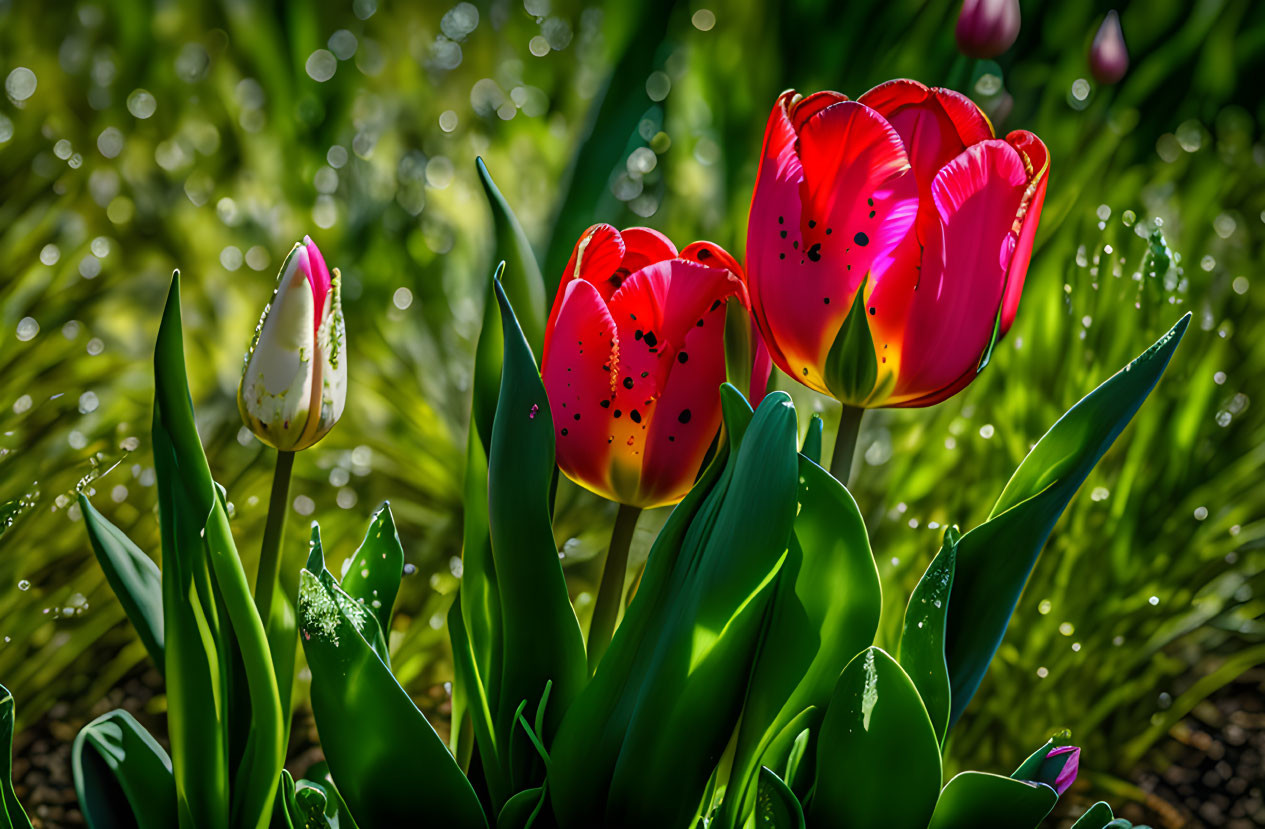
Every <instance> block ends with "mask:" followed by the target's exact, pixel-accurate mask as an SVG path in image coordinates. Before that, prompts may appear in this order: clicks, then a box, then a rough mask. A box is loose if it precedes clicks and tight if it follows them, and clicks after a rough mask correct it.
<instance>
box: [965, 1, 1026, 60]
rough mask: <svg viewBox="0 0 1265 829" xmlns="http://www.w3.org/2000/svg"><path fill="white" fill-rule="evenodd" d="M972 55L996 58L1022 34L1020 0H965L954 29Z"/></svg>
mask: <svg viewBox="0 0 1265 829" xmlns="http://www.w3.org/2000/svg"><path fill="white" fill-rule="evenodd" d="M953 34H954V36H955V37H956V38H957V41H958V49H959V51H961V52H962V54H964V55H966V56H967V57H968V58H995V57H997V56H998V55H1000V54H1001V53H1002V52H1004V51H1006V50H1007V49H1009V48H1010V47H1011V46H1013V45H1014V44H1015V38H1017V37H1019V0H963V2H962V11H961V12H959V13H958V25H957V28H956V29H954V31H953Z"/></svg>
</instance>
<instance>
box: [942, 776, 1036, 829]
mask: <svg viewBox="0 0 1265 829" xmlns="http://www.w3.org/2000/svg"><path fill="white" fill-rule="evenodd" d="M1058 799H1059V796H1058V795H1057V794H1055V793H1054V789H1051V788H1050V787H1049V786H1047V785H1045V784H1044V783H1028V782H1025V781H1022V780H1013V779H1011V778H1009V777H1002V776H1001V775H998V774H988V773H986V772H982V771H964V772H962V773H961V774H959V775H958V776H956V777H954V778H953V779H952V780H950V781H949V783H948V785H946V786H945V787H944V791H943V792H941V793H940V799H939V800H938V801H936V810H935V813H934V814H933V815H932V816H931V823H930V824H929V825H928V827H927V829H1035V827H1036V826H1037V825H1038V824H1040V823H1041V821H1042V820H1044V819H1045V816H1046V815H1048V814H1049V813H1050V810H1051V809H1053V808H1054V804H1055V803H1057V802H1058Z"/></svg>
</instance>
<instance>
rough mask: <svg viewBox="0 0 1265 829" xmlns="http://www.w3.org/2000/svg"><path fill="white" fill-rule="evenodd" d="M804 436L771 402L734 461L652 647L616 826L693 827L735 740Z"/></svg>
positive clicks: (613, 787) (682, 562)
mask: <svg viewBox="0 0 1265 829" xmlns="http://www.w3.org/2000/svg"><path fill="white" fill-rule="evenodd" d="M795 432H796V430H795V410H794V407H793V406H792V405H791V403H790V399H789V398H788V397H787V396H786V395H785V394H782V393H774V394H771V395H769V396H768V397H766V398H765V401H764V402H763V403H762V404H761V406H760V408H759V410H758V411H757V412H756V413H755V416H754V417H753V418H752V419H751V423H750V425H749V426H748V427H747V428H746V430H745V433H744V434H743V435H742V442H741V445H740V446H739V448H738V450H737V452H736V454H734V455H733V456H732V460H731V463H732V464H733V477H732V479H731V481H730V483H729V486H728V487H727V489H726V490H725V491H724V492H723V493H722V494H720V495H719V496H718V500H717V501H716V502H715V503H716V507H715V511H714V512H713V513H711V520H710V521H708V522H706V523H704V524H702V525H701V526H700V525H698V524H696V525H695V526H693V527H691V528H690V529H691V532H690V536H692V538H691V537H690V536H687V540H686V544H685V546H684V547H683V555H682V557H681V558H680V559H679V560H678V561H677V571H676V573H674V581H675V584H674V588H675V593H674V595H672V596H671V597H670V598H669V600H668V602H667V604H666V607H667V608H668V611H667V614H666V618H664V619H663V624H662V626H661V627H660V629H659V631H658V632H657V635H655V636H653V637H652V638H647V640H646V642H645V644H644V646H643V651H642V654H641V659H642V663H641V664H642V666H643V667H642V668H641V669H640V670H639V671H638V672H637V673H638V674H640V675H641V677H642V680H641V682H640V683H638V686H639V687H637V688H636V704H635V709H634V710H633V711H632V715H631V717H630V718H629V720H628V726H627V734H626V736H625V739H624V743H623V746H622V747H621V749H620V753H619V758H618V760H617V762H616V765H615V769H614V773H613V775H612V778H611V784H610V795H609V802H608V805H607V809H606V816H607V822H608V823H609V824H610V825H615V824H618V823H622V824H623V825H630V826H648V825H668V826H674V825H680V824H682V823H684V822H685V821H686V820H687V819H688V818H689V816H690V814H691V813H692V812H693V810H694V806H695V804H697V803H698V800H699V798H700V797H701V795H702V792H703V789H704V787H705V786H706V784H707V780H708V777H709V776H710V775H711V773H712V770H713V768H714V766H715V763H716V759H717V758H718V757H719V755H720V754H721V752H722V751H723V750H724V747H725V744H726V743H727V742H728V741H729V739H730V736H731V734H732V733H733V726H734V723H735V722H736V721H737V720H738V716H739V713H740V711H741V710H742V704H743V700H744V697H745V682H746V678H747V677H748V676H749V674H750V672H751V668H752V663H753V660H754V659H755V657H756V654H757V652H758V651H759V647H760V645H759V642H760V633H761V630H762V628H763V626H764V619H765V615H766V609H767V608H768V606H769V603H770V602H771V601H772V600H773V597H774V595H775V592H776V589H777V588H776V585H777V578H778V573H779V572H780V570H781V568H782V567H783V565H784V562H785V561H786V558H787V552H786V547H787V538H788V535H789V533H790V529H791V526H792V522H793V520H794V517H795V507H796V499H795V495H796V493H797V491H798V475H797V469H798V463H797V460H798V454H797V452H796V448H795ZM691 541H692V542H694V543H692V544H691ZM682 733H688V734H689V735H690V740H689V741H688V742H687V743H684V744H683V743H682V742H681V741H680V740H679V739H678V737H677V735H679V734H682Z"/></svg>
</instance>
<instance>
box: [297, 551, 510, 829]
mask: <svg viewBox="0 0 1265 829" xmlns="http://www.w3.org/2000/svg"><path fill="white" fill-rule="evenodd" d="M312 542H313V543H312V552H311V555H310V556H309V557H308V563H307V566H306V567H305V568H304V569H303V571H301V572H300V574H299V578H300V582H299V608H298V610H299V630H300V631H301V633H302V636H301V641H302V642H303V649H304V652H305V653H306V655H307V661H308V666H309V667H310V669H311V671H312V713H313V715H314V716H315V719H316V728H317V732H318V733H319V734H320V738H321V746H322V747H323V749H324V751H325V757H326V760H327V761H328V763H329V768H330V771H331V773H332V775H333V779H334V781H335V782H336V784H337V786H338V791H339V792H340V793H341V795H342V797H343V799H344V800H345V801H346V802H347V805H348V807H349V809H350V812H351V814H352V815H354V816H355V817H356V820H357V822H359V823H361V824H364V825H365V826H403V825H416V821H417V819H418V816H419V815H425V816H426V818H427V819H428V820H430V821H431V823H430V824H429V825H432V826H435V827H440V826H443V827H453V829H465V827H471V829H483V827H486V826H487V820H486V818H485V817H484V815H483V809H482V807H481V806H480V805H479V801H478V798H477V797H476V796H475V793H474V790H473V789H472V788H471V786H470V783H469V781H468V780H467V779H466V776H465V775H464V774H462V772H461V769H460V768H458V766H457V764H456V762H455V761H454V760H453V757H452V755H451V754H449V752H448V749H447V747H446V746H444V743H443V741H442V740H440V738H439V735H438V734H436V733H435V730H434V729H433V728H432V727H431V725H430V723H429V722H427V720H426V718H425V717H424V716H423V715H422V713H421V711H419V710H418V709H417V706H416V705H414V704H413V701H412V699H410V698H409V696H408V694H406V693H405V692H404V689H403V688H401V687H400V685H399V683H397V682H396V681H395V677H393V676H392V675H391V672H390V670H389V669H388V668H387V666H386V663H385V662H383V661H382V659H381V658H380V657H379V656H378V654H377V653H375V652H374V650H373V648H372V647H371V645H370V639H369V638H367V637H366V630H367V629H368V630H370V631H372V630H373V629H376V628H377V620H376V618H375V617H374V616H373V614H372V613H370V612H369V611H368V610H367V609H365V608H364V607H363V606H362V605H361V604H360V603H359V602H357V601H356V600H355V599H353V598H352V597H351V596H349V595H347V593H346V592H344V591H343V590H342V588H341V587H339V586H338V584H337V582H336V581H335V580H334V577H333V576H332V575H331V574H330V573H329V571H328V570H326V569H325V565H324V557H323V553H322V550H321V545H320V533H319V530H317V529H316V528H315V527H314V528H313V533H312ZM420 785H424V786H425V787H426V791H427V793H428V794H427V796H426V797H425V798H424V799H422V800H420V801H419V797H418V789H417V787H418V786H420Z"/></svg>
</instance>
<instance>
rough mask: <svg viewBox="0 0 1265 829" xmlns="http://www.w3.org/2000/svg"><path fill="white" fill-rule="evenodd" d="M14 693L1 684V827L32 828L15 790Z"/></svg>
mask: <svg viewBox="0 0 1265 829" xmlns="http://www.w3.org/2000/svg"><path fill="white" fill-rule="evenodd" d="M13 710H14V705H13V694H10V693H9V689H8V688H6V687H4V686H3V685H0V829H31V821H30V820H29V819H28V818H27V816H26V810H25V809H23V808H22V804H21V803H19V802H18V796H17V794H15V793H14V791H13Z"/></svg>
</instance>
